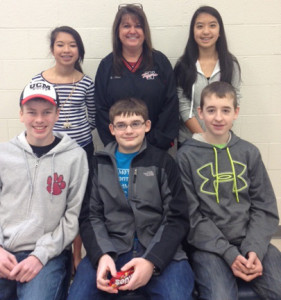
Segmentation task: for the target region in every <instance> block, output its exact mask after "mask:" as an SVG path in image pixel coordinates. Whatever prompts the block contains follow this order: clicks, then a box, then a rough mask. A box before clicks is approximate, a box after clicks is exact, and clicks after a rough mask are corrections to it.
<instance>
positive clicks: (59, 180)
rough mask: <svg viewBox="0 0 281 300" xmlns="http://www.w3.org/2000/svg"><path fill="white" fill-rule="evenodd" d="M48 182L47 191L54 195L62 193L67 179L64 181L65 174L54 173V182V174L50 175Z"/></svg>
mask: <svg viewBox="0 0 281 300" xmlns="http://www.w3.org/2000/svg"><path fill="white" fill-rule="evenodd" d="M47 184H48V186H47V191H48V192H49V193H50V194H53V195H60V194H61V193H62V190H63V189H64V188H65V186H66V183H65V181H63V175H60V176H58V173H54V182H53V178H52V176H49V177H48V179H47Z"/></svg>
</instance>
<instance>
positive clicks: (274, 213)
mask: <svg viewBox="0 0 281 300" xmlns="http://www.w3.org/2000/svg"><path fill="white" fill-rule="evenodd" d="M250 160H251V161H250V163H249V164H248V172H249V176H250V187H249V196H250V199H251V208H250V221H249V224H248V229H247V234H246V237H245V238H244V240H243V241H242V243H241V251H242V254H243V255H244V256H245V255H246V254H247V253H248V252H249V251H253V252H255V253H256V254H257V256H258V258H259V259H260V260H262V259H263V257H264V255H265V254H266V252H267V247H268V244H269V243H270V240H271V238H272V235H273V234H274V233H275V232H276V230H277V226H278V223H279V218H278V209H277V204H276V198H275V195H274V191H273V188H272V185H271V182H270V179H269V176H268V174H267V171H266V169H265V166H264V164H263V162H262V159H261V155H260V153H259V151H258V150H257V149H256V151H254V150H253V151H251V156H250Z"/></svg>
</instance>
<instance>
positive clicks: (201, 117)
mask: <svg viewBox="0 0 281 300" xmlns="http://www.w3.org/2000/svg"><path fill="white" fill-rule="evenodd" d="M197 113H198V117H199V119H200V120H203V110H202V109H201V107H200V106H198V107H197Z"/></svg>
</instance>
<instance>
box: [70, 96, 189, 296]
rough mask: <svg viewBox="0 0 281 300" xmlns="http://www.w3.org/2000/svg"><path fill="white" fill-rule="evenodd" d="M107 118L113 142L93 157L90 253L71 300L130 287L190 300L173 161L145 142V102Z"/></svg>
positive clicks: (85, 229) (86, 208) (183, 218)
mask: <svg viewBox="0 0 281 300" xmlns="http://www.w3.org/2000/svg"><path fill="white" fill-rule="evenodd" d="M109 117H110V122H111V123H110V125H109V128H110V131H111V134H112V135H114V136H115V138H116V142H111V143H110V144H108V145H107V146H106V148H105V150H104V151H103V152H100V153H97V154H96V156H95V157H94V159H93V164H92V168H93V170H92V172H91V177H90V180H89V184H88V188H87V193H86V196H85V199H84V203H83V206H82V211H81V215H80V234H81V236H82V240H83V243H84V245H85V248H86V251H87V256H86V257H85V258H84V259H83V260H82V262H81V263H80V265H79V267H78V269H77V273H76V276H75V278H74V282H73V284H72V286H71V289H70V294H69V298H68V299H70V300H71V299H108V297H109V298H113V299H115V297H116V295H114V294H117V293H118V292H119V291H126V290H135V289H141V290H142V291H144V292H145V293H146V294H147V295H148V296H150V299H159V298H160V299H174V300H177V299H178V300H183V299H192V297H191V293H192V289H193V281H194V279H193V273H192V270H191V268H190V266H189V263H188V261H187V257H186V255H185V252H184V251H183V249H182V248H181V241H182V239H183V238H184V237H185V235H186V233H187V229H188V222H187V220H188V216H187V207H186V205H187V204H186V199H185V192H184V189H183V186H182V183H181V180H180V177H179V173H178V169H177V166H176V163H175V161H174V160H173V158H172V157H170V156H169V154H167V153H166V152H165V151H162V150H159V149H157V148H155V147H153V146H151V145H149V144H148V143H147V141H146V139H145V134H146V133H147V132H148V131H149V130H150V127H151V122H150V120H148V112H147V107H146V105H145V104H144V102H142V101H141V100H136V99H133V98H130V99H125V100H120V101H118V102H116V103H115V104H114V105H113V106H112V107H111V109H110V112H109ZM130 268H133V269H134V273H133V275H132V277H131V279H130V281H129V282H128V283H127V284H125V285H123V286H120V287H119V288H118V289H117V288H114V287H113V286H110V285H109V278H110V277H111V276H113V277H115V276H116V273H117V271H120V269H121V270H122V271H126V270H129V269H130ZM121 293H122V292H121Z"/></svg>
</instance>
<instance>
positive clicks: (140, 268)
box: [119, 257, 154, 291]
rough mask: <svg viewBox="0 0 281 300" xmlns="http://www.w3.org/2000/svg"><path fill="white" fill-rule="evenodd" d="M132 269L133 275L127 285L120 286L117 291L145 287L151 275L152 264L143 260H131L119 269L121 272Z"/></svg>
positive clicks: (139, 258)
mask: <svg viewBox="0 0 281 300" xmlns="http://www.w3.org/2000/svg"><path fill="white" fill-rule="evenodd" d="M132 267H133V268H134V273H133V275H132V277H131V279H130V281H129V283H127V284H126V285H123V286H120V287H119V290H122V291H125V290H135V289H138V288H139V287H141V286H144V285H146V284H147V283H148V281H149V280H150V278H151V276H152V274H153V268H154V266H153V263H152V262H150V261H149V260H147V259H145V258H142V257H137V258H133V259H132V260H130V261H129V262H128V263H127V264H125V265H124V266H123V267H122V268H121V271H126V270H129V269H130V268H132Z"/></svg>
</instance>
